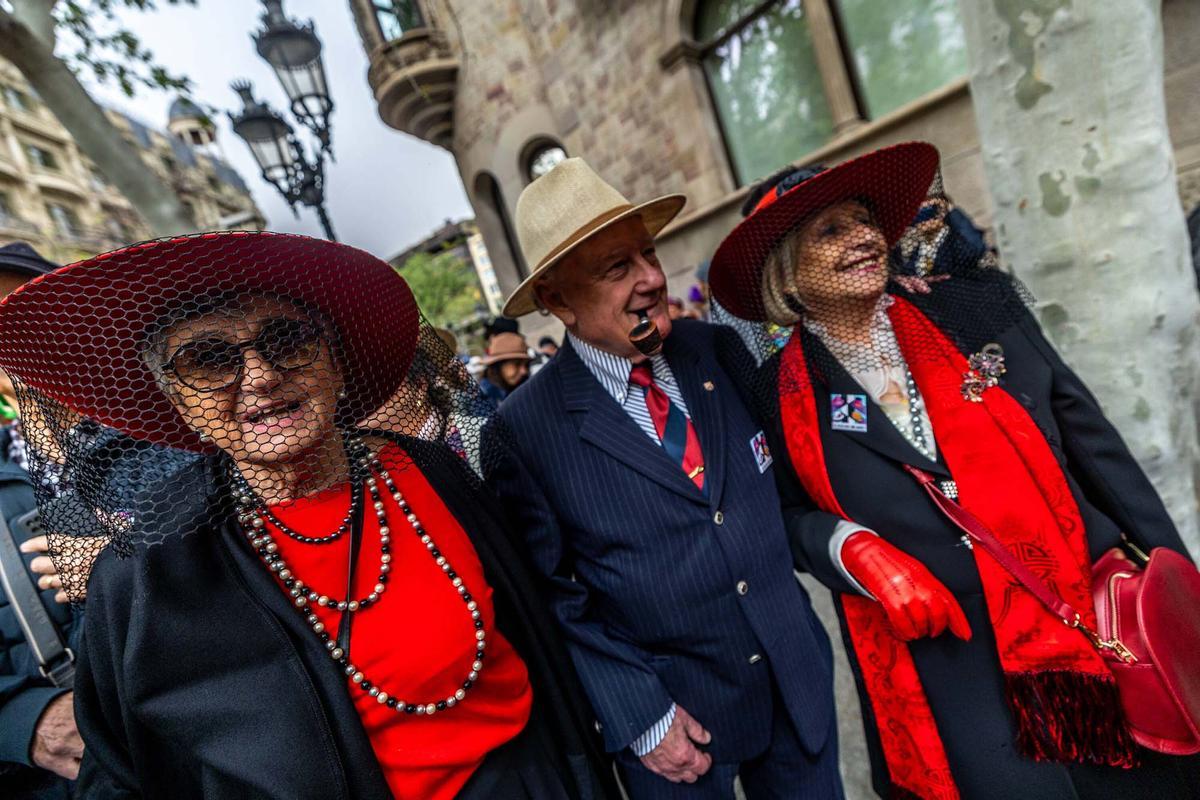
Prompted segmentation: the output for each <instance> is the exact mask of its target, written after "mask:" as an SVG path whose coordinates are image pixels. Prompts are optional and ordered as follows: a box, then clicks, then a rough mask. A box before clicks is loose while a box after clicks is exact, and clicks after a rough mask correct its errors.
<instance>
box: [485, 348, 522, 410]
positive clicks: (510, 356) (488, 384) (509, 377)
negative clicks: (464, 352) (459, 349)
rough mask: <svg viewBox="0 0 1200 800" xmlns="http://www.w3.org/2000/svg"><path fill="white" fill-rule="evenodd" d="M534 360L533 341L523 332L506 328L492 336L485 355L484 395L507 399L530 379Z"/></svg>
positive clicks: (496, 401)
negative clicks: (510, 330)
mask: <svg viewBox="0 0 1200 800" xmlns="http://www.w3.org/2000/svg"><path fill="white" fill-rule="evenodd" d="M532 360H533V356H531V355H529V345H528V344H527V343H526V342H525V337H524V336H522V335H521V334H519V333H516V332H509V331H504V332H502V333H497V334H495V335H494V336H492V337H491V339H490V340H489V341H488V351H487V355H485V356H484V357H483V366H484V370H483V378H482V379H481V380H480V381H479V389H480V391H482V392H483V396H484V397H486V398H488V399H489V400H491V401H492V402H493V403H495V404H496V405H500V404H501V403H503V402H504V398H506V397H508V396H509V395H510V394H512V392H513V390H515V389H516V388H517V387H518V386H520V385H521V384H522V383H524V382H525V381H527V380H529V362H531V361H532Z"/></svg>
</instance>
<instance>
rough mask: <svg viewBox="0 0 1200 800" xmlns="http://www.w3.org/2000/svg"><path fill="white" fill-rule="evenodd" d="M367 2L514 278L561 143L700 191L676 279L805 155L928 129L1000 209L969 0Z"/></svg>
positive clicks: (393, 84)
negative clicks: (762, 186) (961, 0)
mask: <svg viewBox="0 0 1200 800" xmlns="http://www.w3.org/2000/svg"><path fill="white" fill-rule="evenodd" d="M350 6H351V9H352V10H353V12H354V16H355V20H356V22H357V25H358V30H359V34H360V37H361V39H362V42H363V46H364V48H365V50H366V52H367V54H368V56H369V59H370V69H369V73H368V80H369V82H370V84H371V87H372V89H373V90H374V92H375V97H376V99H377V101H378V106H379V113H380V115H381V117H382V118H383V120H384V122H386V123H387V124H388V125H390V126H392V127H394V128H396V129H398V130H401V131H404V132H406V133H409V134H411V135H414V136H418V137H420V138H422V139H425V140H427V141H430V142H432V143H434V144H437V145H440V146H442V147H444V148H446V149H447V150H449V151H450V152H451V153H453V155H454V157H455V159H456V160H457V163H458V167H459V170H460V172H461V175H462V180H463V184H464V185H465V187H466V190H467V193H468V195H469V197H470V200H471V203H472V205H473V206H474V209H475V212H476V219H477V222H478V225H479V228H480V230H481V231H482V233H483V235H484V237H485V239H486V241H487V244H488V248H489V251H490V253H491V257H492V260H493V262H494V264H495V268H496V273H497V276H498V278H499V281H500V285H501V288H502V289H503V290H504V291H505V292H506V293H507V292H508V291H510V290H511V289H512V288H514V287H515V286H516V284H517V283H518V282H519V280H520V279H521V277H522V276H523V275H524V274H526V267H525V265H524V264H523V263H522V260H521V257H520V253H519V252H518V248H517V246H516V240H515V236H514V235H513V232H512V224H511V220H512V215H513V210H514V207H515V203H516V199H517V197H518V195H519V194H520V192H521V190H522V189H523V188H524V187H525V185H527V184H528V182H529V181H530V180H531V177H532V174H533V173H532V172H531V169H530V167H531V166H532V165H534V163H535V162H537V161H538V160H539V159H543V160H544V159H545V158H546V150H547V149H550V150H552V151H558V150H561V153H565V154H569V155H580V156H584V157H585V158H587V159H588V161H589V162H590V163H591V164H592V165H593V166H594V167H595V168H596V169H597V170H598V171H599V172H600V174H601V175H602V176H603V177H604V178H605V179H607V180H608V181H610V182H611V183H612V184H614V185H615V186H616V187H617V188H618V189H619V190H621V191H622V192H623V193H625V194H626V195H627V196H628V197H629V198H631V199H633V200H635V201H636V200H641V199H646V198H649V197H651V196H655V195H659V194H665V193H669V192H683V193H685V194H686V195H687V196H688V201H689V202H688V206H687V208H686V209H685V210H684V213H683V214H682V216H681V217H680V218H679V219H678V220H677V221H675V222H674V223H673V224H672V225H671V226H670V227H669V228H668V229H667V230H666V231H665V232H664V235H663V237H662V240H661V242H660V247H659V252H660V254H661V255H662V257H663V260H664V264H666V265H667V268H668V271H669V273H670V278H671V282H672V289H673V290H674V291H675V292H676V293H678V292H680V291H683V290H685V289H686V287H687V284H688V283H689V282H690V281H691V274H692V270H693V269H694V267H695V266H696V265H697V264H698V263H699V262H701V261H702V260H704V259H705V258H707V257H708V256H709V255H711V253H712V251H713V250H714V248H715V246H716V244H717V243H718V242H719V241H720V240H721V238H722V237H723V236H724V235H725V234H726V233H727V232H728V231H729V230H730V229H731V228H732V227H733V225H734V224H735V223H736V222H737V220H738V219H739V218H740V217H739V214H738V207H739V206H740V204H741V201H742V199H743V197H744V196H745V192H746V191H747V186H748V184H750V183H752V182H753V181H754V179H755V178H758V177H761V176H762V175H764V174H768V173H770V172H772V171H773V170H774V169H777V168H779V167H782V166H783V165H785V164H787V163H815V162H831V163H833V162H837V161H840V160H843V159H845V158H848V157H850V156H853V155H856V154H858V153H862V152H866V151H868V150H871V149H874V148H876V147H879V146H882V145H884V144H888V143H892V142H896V141H902V140H906V139H913V138H920V139H926V140H929V141H931V142H933V143H934V144H935V145H937V146H938V148H939V149H940V150H941V152H942V159H943V160H942V163H943V172H944V178H945V182H946V185H947V188H948V190H949V191H950V193H951V194H952V195H953V196H954V197H955V199H956V200H957V201H958V202H959V203H960V204H961V205H962V206H964V208H965V209H966V210H967V211H968V212H969V213H971V214H972V215H975V216H978V217H980V218H982V220H983V221H984V222H986V221H987V220H988V218H989V215H990V207H989V203H990V201H989V198H988V193H987V191H986V186H985V178H984V172H983V164H982V159H981V156H980V145H979V135H978V132H977V129H976V124H975V117H974V113H973V110H972V107H971V98H970V93H969V88H968V83H967V77H966V62H965V57H964V54H963V48H962V41H961V29H959V28H958V27H957V26H958V19H957V0H896V2H892V3H886V4H880V3H876V2H871V0H776V2H766V3H764V2H751V0H725V1H724V2H715V1H713V0H708V1H707V2H706V0H616V1H615V2H596V1H595V0H503V1H502V2H494V3H480V2H472V1H471V0H350ZM1163 18H1164V19H1163V22H1164V29H1165V35H1166V59H1165V60H1166V89H1167V100H1168V112H1169V115H1170V125H1171V133H1172V136H1173V140H1174V142H1175V145H1176V155H1177V163H1178V169H1179V176H1180V188H1181V192H1182V194H1183V196H1184V201H1185V207H1187V208H1189V209H1190V208H1192V207H1194V206H1195V205H1196V204H1197V203H1200V102H1197V101H1198V100H1200V97H1198V96H1197V87H1198V86H1200V5H1198V4H1196V3H1194V2H1190V1H1189V0H1164V2H1163ZM896 76H903V77H901V78H897V77H896ZM779 142H785V143H786V145H785V146H777V144H778V143H779ZM531 323H532V325H533V326H534V327H536V326H537V325H539V324H541V321H540V320H537V319H535V320H532V321H531Z"/></svg>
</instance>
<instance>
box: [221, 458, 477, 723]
mask: <svg viewBox="0 0 1200 800" xmlns="http://www.w3.org/2000/svg"><path fill="white" fill-rule="evenodd" d="M364 450H365V448H364ZM367 464H368V468H367V469H366V470H365V471H364V472H365V473H366V474H367V475H368V477H367V478H366V481H365V482H366V485H367V489H368V491H369V492H370V494H371V497H372V501H373V508H374V510H375V516H376V519H377V520H378V521H379V531H380V550H381V551H382V552H381V554H380V562H381V563H380V577H379V580H378V582H377V583H376V585H375V587H374V590H373V591H372V592H371V593H370V594H369V595H368V596H367V597H365V598H363V599H362V600H340V601H339V600H334V599H332V598H330V597H329V596H327V595H323V594H318V593H317V592H316V591H315V590H313V589H312V588H311V587H308V586H307V585H306V584H305V583H304V582H303V581H301V580H299V579H298V578H296V577H295V575H294V573H293V572H292V570H291V569H290V568H289V567H288V566H287V564H286V562H285V561H284V560H283V558H282V557H281V556H280V555H279V554H278V550H279V545H278V544H277V543H275V542H274V540H273V539H272V538H271V535H270V534H269V533H268V532H266V531H265V530H264V526H265V522H264V520H263V515H262V514H257V515H256V514H254V513H253V512H254V511H255V510H258V509H255V508H252V507H251V506H250V503H252V502H254V501H257V504H258V505H259V506H260V507H265V503H263V502H262V500H261V499H260V498H257V497H256V496H255V495H254V493H253V490H252V489H250V487H249V485H248V484H246V485H245V489H246V490H248V492H249V495H248V501H247V502H246V503H243V502H242V501H243V497H242V495H241V494H239V489H240V487H238V483H239V480H238V479H241V481H240V482H241V483H243V484H244V483H245V481H244V479H242V478H241V475H240V474H236V473H235V475H236V477H235V487H237V488H235V490H234V491H235V499H236V500H237V501H238V504H239V506H240V507H241V508H240V509H239V521H242V523H243V530H244V532H245V534H246V537H247V539H249V540H250V546H251V547H253V548H254V551H255V553H257V554H258V556H259V558H260V559H261V560H262V562H263V563H264V564H265V565H266V567H267V569H269V570H271V572H272V573H274V575H275V577H276V579H277V580H278V581H279V582H280V583H281V584H283V586H284V588H286V589H287V590H288V593H289V594H290V595H291V597H292V599H293V607H294V608H295V609H296V611H297V612H298V613H299V614H300V615H301V616H302V617H304V619H305V622H307V623H308V625H309V627H310V628H311V629H312V631H313V633H314V634H315V635H316V636H317V638H318V639H320V640H321V641H322V642H323V643H324V645H325V649H326V650H327V651H328V652H329V656H330V658H332V659H333V660H334V661H335V662H337V663H338V664H340V665H341V667H342V669H343V671H344V672H345V674H346V675H347V676H348V677H349V678H350V680H351V682H352V683H353V684H354V685H356V686H358V688H359V689H360V690H362V691H364V692H366V693H367V694H369V695H370V696H371V697H373V698H375V700H376V702H378V703H379V704H380V705H384V706H387V707H388V708H390V709H393V710H394V711H396V712H398V713H403V714H414V715H422V714H435V713H437V712H439V711H446V710H448V709H450V708H453V707H454V706H456V705H458V704H459V703H460V702H462V700H463V699H464V698H465V697H466V695H467V692H468V691H470V690H471V688H472V687H473V686H474V685H475V683H476V681H478V679H479V673H480V671H481V670H482V669H483V657H484V651H485V650H486V648H487V634H486V632H485V631H484V627H483V615H482V614H481V613H480V611H479V605H478V603H477V602H476V600H475V599H474V597H472V596H471V593H470V592H469V591H468V590H467V587H466V584H464V583H463V579H462V578H461V577H460V576H459V575H458V573H456V572H455V571H454V569H453V567H452V566H451V565H450V562H449V560H447V558H446V557H445V556H444V555H443V554H442V552H441V550H439V549H438V546H437V544H436V543H435V542H434V540H433V538H432V537H431V536H430V535H429V534H428V533H426V532H425V529H424V528H423V527H422V525H421V522H420V520H419V519H417V515H416V514H414V513H413V511H412V508H411V507H410V506H409V505H408V501H406V500H405V499H404V496H403V495H402V494H401V492H400V491H399V489H397V488H396V484H395V481H394V480H393V478H392V476H391V474H390V473H389V472H388V471H387V470H386V469H384V467H383V464H382V462H380V460H379V459H378V458H376V457H371V458H369V459H368V460H367ZM375 473H378V474H379V475H380V477H382V478H383V482H384V485H385V486H386V488H387V491H388V493H389V494H390V495H391V497H392V499H393V500H394V501H395V502H396V504H397V505H398V506H399V507H400V511H401V512H402V513H403V514H404V515H405V518H406V519H407V520H408V523H409V525H410V526H411V527H412V529H413V532H414V533H415V534H416V535H417V536H418V537H419V538H420V539H421V543H422V544H423V545H425V549H426V551H428V553H429V555H430V557H431V558H433V560H434V562H435V563H436V564H437V565H438V567H439V568H440V569H441V570H442V572H443V573H444V574H445V575H446V577H447V578H448V579H449V580H450V583H451V585H453V586H454V588H455V591H457V592H458V596H459V598H460V599H461V600H462V601H463V603H465V604H466V607H467V611H468V612H470V614H471V621H472V623H473V625H474V627H475V656H474V659H473V661H472V662H471V670H470V672H468V673H467V677H466V679H465V680H464V681H463V682H462V684H461V685H460V686H459V688H458V689H456V690H455V691H454V693H453V694H451V695H448V696H447V697H445V698H443V699H441V700H436V701H433V702H424V703H409V702H405V701H404V700H401V699H400V698H398V697H395V696H393V695H391V694H389V693H388V692H386V691H383V690H382V689H380V688H379V686H377V685H376V684H374V683H373V682H371V681H370V680H368V679H367V677H366V676H365V675H364V674H363V672H362V670H360V669H358V667H356V666H355V665H354V664H353V663H352V662H351V661H350V657H349V655H348V654H347V653H346V651H345V650H343V649H342V648H341V647H339V646H338V643H337V641H336V640H335V639H334V638H333V637H332V636H330V634H329V631H328V630H326V627H325V624H324V623H323V622H321V619H320V617H318V616H317V615H316V614H315V613H313V611H312V609H311V608H310V603H316V604H317V605H320V606H329V607H334V608H337V609H338V610H339V611H342V612H344V613H346V614H354V613H356V612H358V611H360V610H362V609H364V608H366V607H368V606H370V605H373V604H374V603H376V602H377V601H378V600H379V598H380V596H381V595H382V594H383V592H384V590H385V589H386V588H387V586H386V584H387V576H388V573H389V572H390V571H391V560H392V556H391V553H390V549H391V548H390V542H391V530H390V528H389V527H388V525H387V511H386V508H385V506H384V504H383V501H382V499H381V498H380V496H379V481H378V479H377V478H376V477H375ZM246 511H248V512H250V513H244V512H246ZM353 513H354V510H353V508H352V509H351V514H353ZM247 518H249V519H250V520H251V522H250V523H249V525H248V526H247V524H246V523H245V521H244V520H245V519H247ZM255 523H259V524H255ZM322 601H324V602H322Z"/></svg>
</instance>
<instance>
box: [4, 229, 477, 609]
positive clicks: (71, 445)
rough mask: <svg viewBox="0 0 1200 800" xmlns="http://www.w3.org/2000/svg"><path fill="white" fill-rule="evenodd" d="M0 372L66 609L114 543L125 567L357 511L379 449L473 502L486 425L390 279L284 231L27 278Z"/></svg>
mask: <svg viewBox="0 0 1200 800" xmlns="http://www.w3.org/2000/svg"><path fill="white" fill-rule="evenodd" d="M0 368H3V369H4V370H5V371H6V372H7V373H8V374H9V375H10V376H11V377H12V378H13V381H14V384H15V386H16V390H17V396H18V399H19V404H20V408H21V412H22V413H21V423H20V424H21V433H22V435H23V438H24V439H25V440H26V442H27V446H28V454H29V464H30V472H31V474H32V476H33V481H34V486H35V495H36V497H37V501H38V506H39V509H40V513H41V518H42V524H43V526H44V527H45V528H46V529H47V533H48V536H49V540H50V551H51V556H52V557H53V558H54V560H55V562H56V564H57V566H58V568H59V571H60V574H61V576H62V579H63V582H64V588H65V589H66V591H67V593H68V595H69V596H70V597H72V598H74V599H78V598H81V597H83V596H84V593H85V588H86V580H87V575H88V570H89V568H90V566H91V564H92V562H93V560H94V559H95V557H96V555H97V554H98V553H99V552H100V550H101V549H102V548H103V547H105V546H107V545H110V544H111V546H113V547H114V548H115V549H116V550H117V552H118V553H129V552H130V551H131V549H132V548H136V547H143V546H152V545H154V544H156V543H158V542H161V541H162V540H163V538H164V537H169V536H182V535H187V534H189V533H193V532H194V531H196V530H198V529H199V528H200V526H201V524H202V522H203V520H205V519H211V517H212V515H214V514H215V515H220V516H229V517H236V518H238V519H239V520H240V521H241V522H242V523H243V525H249V524H251V523H252V522H253V520H254V518H255V517H256V516H257V515H258V514H259V513H260V512H261V513H264V514H265V513H267V511H266V510H267V509H269V508H271V507H272V506H274V505H275V504H278V503H284V502H288V501H291V500H295V499H298V498H301V497H307V496H312V495H314V494H317V493H320V492H322V491H324V490H326V489H328V488H329V487H331V486H335V485H338V484H343V483H345V482H347V481H350V482H351V484H352V485H353V486H355V487H357V489H356V490H355V491H353V492H352V498H353V502H362V501H363V498H366V500H367V501H369V500H370V498H369V497H367V493H368V489H367V488H364V487H369V491H370V493H372V494H374V493H375V492H376V490H377V489H382V486H383V483H384V481H385V476H384V475H383V474H382V473H381V471H380V470H381V468H380V466H379V464H378V459H379V457H380V453H381V451H383V450H384V449H385V448H393V449H395V450H396V452H401V453H403V452H408V451H412V450H414V448H419V449H420V450H421V452H422V454H423V458H426V459H428V458H442V459H446V460H447V461H448V462H452V463H453V464H454V465H455V466H454V468H455V469H457V470H459V471H461V473H462V474H463V475H464V476H466V479H467V483H468V484H469V485H470V488H478V486H479V483H478V479H479V475H480V474H481V473H482V470H483V469H484V467H485V465H484V463H483V460H484V459H483V453H482V447H481V444H482V436H483V431H484V428H485V426H488V423H489V421H490V420H491V417H492V413H493V408H492V406H491V404H490V403H489V402H488V401H487V400H486V399H484V398H483V397H482V396H481V395H480V393H479V391H478V389H477V387H476V384H475V383H474V381H472V380H471V378H470V377H469V376H468V374H467V372H466V370H465V368H464V366H463V364H462V363H461V362H460V361H459V360H458V358H457V357H456V355H455V354H454V353H452V352H451V351H450V349H449V348H448V347H447V345H446V344H445V342H444V341H443V340H442V339H441V338H440V337H439V336H438V335H437V333H436V331H435V329H434V328H433V327H432V326H430V325H429V324H428V323H427V322H426V321H425V320H424V319H423V318H422V316H421V314H420V312H419V310H418V309H417V306H416V303H415V301H414V299H413V296H412V293H411V291H410V290H409V289H408V286H407V284H406V283H405V282H404V280H403V279H402V278H401V277H400V276H399V275H398V274H397V273H396V272H395V271H394V270H393V269H392V268H391V267H390V266H389V265H388V264H386V263H384V262H382V261H380V260H379V259H376V258H374V257H373V256H370V255H369V254H367V253H364V252H362V251H360V250H357V249H355V248H352V247H348V246H345V245H339V244H335V243H331V242H327V241H323V240H316V239H310V238H307V237H302V236H292V235H283V234H272V233H240V232H239V233H219V234H202V235H197V236H189V237H179V238H173V239H163V240H157V241H152V242H146V243H143V244H140V245H135V246H132V247H129V248H125V249H123V250H119V251H115V252H113V253H107V254H104V255H101V256H97V257H95V258H93V259H89V260H87V261H83V262H80V263H77V264H72V265H69V266H67V267H63V268H62V269H60V270H58V271H56V272H55V273H53V274H51V275H48V276H45V277H44V278H40V279H38V280H35V281H33V282H31V283H30V284H28V285H26V286H24V287H22V288H21V289H20V290H19V291H17V292H15V293H14V294H13V295H11V296H10V297H8V298H7V299H6V300H5V302H4V303H3V305H2V306H0ZM389 452H390V451H389ZM389 463H390V464H391V467H390V468H391V469H392V470H393V471H394V470H395V469H404V468H405V467H406V465H410V464H411V463H412V462H411V460H406V459H405V458H404V457H399V458H398V460H397V459H392V460H391V461H390V462H389ZM459 464H461V467H460V466H458V465H459ZM197 476H202V478H203V479H202V480H198V479H197ZM376 502H378V498H376ZM368 506H369V503H368ZM197 508H200V509H203V512H204V513H203V514H202V515H198V514H194V513H193V511H195V509H197ZM368 510H369V508H368ZM349 518H350V512H349V510H348V511H347V517H346V519H349ZM255 524H257V523H255ZM345 528H346V525H345V524H344V525H343V526H342V527H341V528H338V529H337V530H333V529H331V530H329V531H318V532H305V533H306V534H308V535H311V536H314V537H333V538H336V537H337V536H339V535H341V534H342V533H345ZM268 560H269V559H268Z"/></svg>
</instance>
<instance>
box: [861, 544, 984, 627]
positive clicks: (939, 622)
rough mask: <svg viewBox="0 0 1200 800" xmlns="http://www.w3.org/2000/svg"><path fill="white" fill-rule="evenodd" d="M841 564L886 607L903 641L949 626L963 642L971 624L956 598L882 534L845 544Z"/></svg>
mask: <svg viewBox="0 0 1200 800" xmlns="http://www.w3.org/2000/svg"><path fill="white" fill-rule="evenodd" d="M842 564H843V565H844V566H845V567H846V570H847V571H848V572H849V573H850V574H851V575H853V576H854V579H855V580H857V581H858V582H859V583H861V584H862V585H863V588H865V589H866V590H867V591H868V592H870V593H871V595H872V596H873V597H874V598H875V599H876V600H878V601H879V604H880V605H881V606H883V611H884V613H885V614H887V618H888V622H889V623H891V626H892V630H893V631H895V633H896V636H898V637H899V638H901V639H903V640H904V641H906V642H907V641H911V640H913V639H920V638H921V637H923V636H939V635H941V633H942V632H943V631H945V630H946V628H947V627H949V628H950V632H951V633H953V634H954V635H955V636H957V637H958V638H960V639H962V640H963V641H969V640H970V638H971V626H970V625H968V624H967V618H966V615H964V614H963V610H962V608H961V607H960V606H959V605H958V601H957V600H955V599H954V595H952V594H951V593H950V590H949V589H947V588H946V587H945V586H944V585H943V584H942V582H941V581H939V580H938V579H937V578H935V577H933V575H932V574H930V572H929V570H927V569H925V565H924V564H922V563H921V562H920V561H917V560H916V559H915V558H913V557H912V556H910V555H909V554H908V553H905V552H904V551H903V550H899V549H897V548H896V547H893V546H892V545H890V544H888V543H887V542H885V541H884V540H883V539H881V538H879V537H878V536H876V535H874V534H872V533H867V532H866V531H859V532H858V533H855V534H851V535H850V536H849V537H848V538H847V539H846V541H845V542H844V543H843V544H842Z"/></svg>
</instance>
